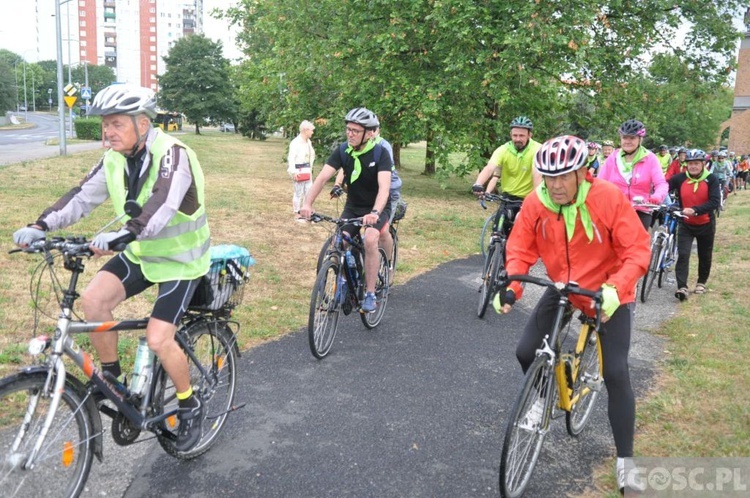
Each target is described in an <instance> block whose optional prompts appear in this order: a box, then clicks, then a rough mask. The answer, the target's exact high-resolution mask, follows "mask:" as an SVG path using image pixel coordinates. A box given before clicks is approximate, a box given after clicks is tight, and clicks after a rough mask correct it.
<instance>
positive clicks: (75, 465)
mask: <svg viewBox="0 0 750 498" xmlns="http://www.w3.org/2000/svg"><path fill="white" fill-rule="evenodd" d="M46 380H47V372H41V371H40V372H37V373H32V374H16V375H12V376H10V377H6V378H5V379H2V380H0V406H2V414H0V455H2V456H1V457H0V490H2V495H3V496H19V497H27V496H33V497H38V496H61V493H62V496H66V497H77V496H79V495H80V494H81V492H82V491H83V489H84V486H85V484H86V480H87V479H88V475H89V471H90V470H91V462H92V459H93V456H94V450H93V447H92V444H93V441H92V438H94V437H96V435H95V434H93V429H92V428H93V423H92V421H91V419H90V418H89V416H88V415H87V411H86V409H85V408H84V407H83V399H84V398H82V396H83V394H82V393H80V392H79V391H78V390H76V389H75V388H74V387H73V385H72V384H71V383H69V382H66V384H65V387H64V389H63V393H62V397H61V399H60V404H59V405H58V408H57V412H56V413H55V417H54V420H53V422H52V425H51V426H50V428H49V432H48V433H47V436H46V437H45V439H44V443H43V444H42V447H41V449H40V451H39V453H38V454H37V458H36V460H35V462H34V467H33V469H31V470H25V469H22V465H23V464H24V463H25V459H26V456H27V455H28V452H30V451H31V449H32V448H33V447H34V445H35V444H36V442H37V436H38V434H39V431H40V430H41V426H42V424H43V423H44V420H45V418H46V416H47V413H48V410H49V403H50V397H49V396H48V394H50V393H44V394H42V395H40V393H41V392H42V391H43V389H44V385H45V382H46ZM33 398H36V406H35V407H34V408H33V410H32V412H31V420H29V423H28V425H25V424H24V416H26V415H27V409H30V408H31V407H30V406H29V403H30V402H32V400H33ZM24 426H25V427H26V431H25V435H24V436H23V438H22V439H21V440H20V441H19V445H18V447H17V448H16V449H15V450H12V446H13V444H14V440H15V438H16V436H17V435H19V431H20V430H21V428H22V427H24ZM6 493H7V494H6Z"/></svg>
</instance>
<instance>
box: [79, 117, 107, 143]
mask: <svg viewBox="0 0 750 498" xmlns="http://www.w3.org/2000/svg"><path fill="white" fill-rule="evenodd" d="M73 123H74V124H75V127H76V137H77V138H80V139H81V140H101V139H102V120H101V118H78V119H76V120H75V121H73Z"/></svg>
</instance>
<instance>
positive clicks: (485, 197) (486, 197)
mask: <svg viewBox="0 0 750 498" xmlns="http://www.w3.org/2000/svg"><path fill="white" fill-rule="evenodd" d="M484 201H489V202H503V203H505V204H513V203H516V204H518V205H521V203H523V199H513V198H510V197H506V196H504V195H497V194H490V193H488V192H485V193H484V194H482V196H481V197H480V198H479V204H480V205H481V206H482V209H487V205H486V204H485V203H484Z"/></svg>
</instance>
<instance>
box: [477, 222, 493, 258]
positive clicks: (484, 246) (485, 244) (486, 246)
mask: <svg viewBox="0 0 750 498" xmlns="http://www.w3.org/2000/svg"><path fill="white" fill-rule="evenodd" d="M494 218H495V215H494V214H491V215H489V216H488V217H487V219H486V220H485V221H484V225H483V226H482V234H481V235H480V236H479V248H480V250H481V251H482V262H483V263H484V262H485V261H487V253H488V252H489V250H490V240H489V237H491V236H492V220H493V219H494ZM488 234H489V237H488Z"/></svg>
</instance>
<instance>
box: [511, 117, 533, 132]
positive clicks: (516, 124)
mask: <svg viewBox="0 0 750 498" xmlns="http://www.w3.org/2000/svg"><path fill="white" fill-rule="evenodd" d="M510 127H511V128H526V129H527V130H533V129H534V123H532V122H531V120H530V119H529V118H527V117H526V116H518V117H517V118H516V119H514V120H513V121H511V122H510Z"/></svg>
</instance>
